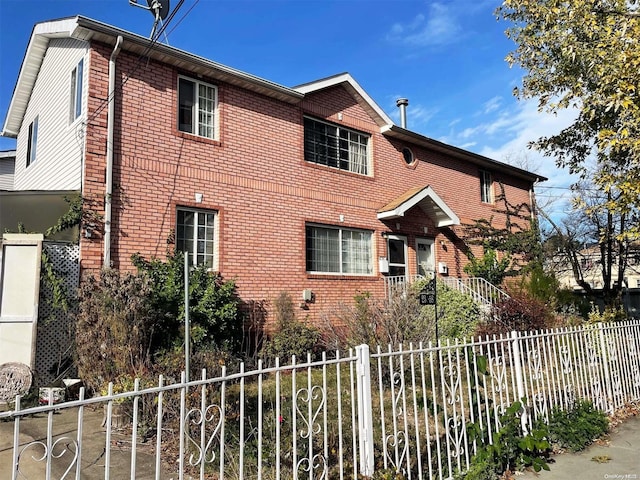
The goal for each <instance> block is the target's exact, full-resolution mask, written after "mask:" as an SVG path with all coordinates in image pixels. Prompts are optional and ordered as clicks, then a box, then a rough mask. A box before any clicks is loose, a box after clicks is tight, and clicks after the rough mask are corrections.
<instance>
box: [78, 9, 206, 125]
mask: <svg viewBox="0 0 640 480" xmlns="http://www.w3.org/2000/svg"><path fill="white" fill-rule="evenodd" d="M198 1H199V0H197V1H196V4H197V3H198ZM183 4H184V0H180V1H179V2H178V5H177V6H176V7H175V8H174V9H173V11H172V12H171V13H170V14H169V16H168V17H167V21H166V22H164V23H163V24H162V27H161V28H160V29H159V30H158V31H157V32H156V34H155V35H154V36H153V38H151V39H150V42H149V44H148V45H147V47H146V48H145V50H144V51H143V52H142V53H141V54H140V56H139V57H138V59H137V61H136V63H135V65H134V66H133V68H132V69H131V70H130V71H129V72H128V73H127V74H126V76H125V78H124V79H123V80H122V82H121V83H120V85H119V86H118V88H119V89H122V87H124V86H125V85H126V83H127V82H128V81H129V79H130V78H131V77H132V76H133V75H134V74H135V73H136V72H137V71H138V69H139V68H140V66H141V65H142V64H143V61H144V60H145V59H147V58H148V55H149V53H151V51H152V50H153V48H154V47H155V45H156V43H158V39H159V38H160V36H161V35H162V34H163V33H164V31H165V30H166V29H167V27H168V26H169V25H170V24H171V20H172V19H173V18H174V17H175V15H176V13H177V12H178V10H180V8H181V7H182V5H183ZM192 9H193V7H192V8H191V9H189V11H188V12H187V13H186V14H185V15H184V16H183V17H182V18H181V19H180V22H181V21H182V20H184V18H185V17H186V16H187V15H188V14H189V12H191V10H192ZM176 26H177V25H176ZM171 31H173V29H172V30H171ZM169 33H171V32H169ZM115 93H116V89H115V88H114V90H113V91H112V92H109V93H108V95H107V98H105V99H103V100H102V103H101V104H100V105H99V106H98V107H97V108H96V110H95V111H94V112H93V113H92V114H91V116H90V117H89V118H88V119H87V121H86V124H85V127H86V126H88V125H90V124H91V123H92V122H93V121H94V120H95V119H96V118H97V116H98V115H100V113H102V111H103V110H104V109H105V107H106V106H107V105H108V104H109V102H110V101H111V100H112V98H113V97H114V96H115Z"/></svg>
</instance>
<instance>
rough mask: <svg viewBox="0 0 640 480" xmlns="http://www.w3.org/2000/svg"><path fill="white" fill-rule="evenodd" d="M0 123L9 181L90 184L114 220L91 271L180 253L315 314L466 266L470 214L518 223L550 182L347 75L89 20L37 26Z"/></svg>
mask: <svg viewBox="0 0 640 480" xmlns="http://www.w3.org/2000/svg"><path fill="white" fill-rule="evenodd" d="M13 54H16V55H17V54H18V52H14V53H13ZM110 85H111V87H110ZM114 87H115V88H114ZM111 91H113V92H114V93H113V95H110V92H111ZM110 100H112V101H110ZM399 104H400V106H401V107H402V108H404V105H403V102H399ZM402 114H403V118H404V114H405V111H404V110H403V111H402ZM2 135H4V136H10V137H16V138H17V147H16V165H15V176H14V183H15V185H14V188H15V189H16V190H45V191H46V190H56V191H77V192H81V193H82V195H83V198H84V199H85V200H86V205H88V207H87V208H92V209H94V210H95V212H96V213H97V214H99V215H100V216H101V218H103V219H104V221H101V222H96V223H87V224H85V225H82V229H81V231H82V234H81V235H80V238H81V239H80V251H81V253H80V257H81V267H82V269H83V270H84V271H85V272H86V271H95V270H98V269H100V268H102V267H103V266H105V265H110V266H113V267H114V268H119V269H133V266H132V264H131V260H130V259H131V256H132V254H134V253H140V254H141V255H143V256H145V257H163V256H164V255H165V254H166V252H167V251H168V250H171V249H174V248H178V249H180V250H185V251H189V253H190V254H192V256H193V257H194V259H195V260H194V261H196V262H197V263H205V264H206V265H208V266H209V267H210V268H212V269H213V270H217V271H220V272H221V273H222V275H223V276H224V277H225V278H228V279H231V278H234V279H236V281H237V285H238V292H239V295H240V296H241V297H242V298H243V299H244V300H263V299H264V300H271V299H273V298H275V297H276V296H277V295H278V294H279V292H281V291H288V292H289V293H290V294H291V295H292V297H293V298H294V299H296V301H299V302H300V304H301V306H303V307H304V308H305V310H307V312H308V314H309V315H310V316H312V317H315V316H317V315H319V314H320V313H321V312H323V311H324V310H325V309H327V308H330V307H331V306H332V305H335V304H336V303H338V302H350V301H351V299H352V298H353V296H354V294H355V293H357V292H358V291H360V292H362V291H369V292H371V293H372V294H374V295H377V296H384V295H385V292H386V286H387V285H388V284H389V282H392V281H398V280H399V281H405V280H409V279H411V278H414V277H415V276H416V275H420V274H426V273H429V272H434V273H435V274H437V275H440V276H449V277H463V276H464V272H463V267H464V265H465V264H466V262H467V258H466V256H465V255H464V253H463V251H464V248H465V245H464V238H463V236H464V235H463V231H464V229H463V226H464V225H465V224H468V223H471V222H473V221H474V220H476V219H479V218H493V219H494V223H495V224H497V225H499V224H501V223H503V224H504V222H506V217H505V215H504V213H501V212H500V209H499V208H497V205H496V201H495V200H496V198H497V197H498V196H500V197H501V198H506V199H508V201H509V203H510V204H513V205H524V206H525V207H526V208H525V211H526V214H524V215H521V216H520V217H519V218H518V219H517V220H516V221H520V222H523V223H526V222H527V221H528V216H530V215H533V213H532V210H531V208H530V206H531V204H532V198H533V186H534V183H535V182H536V181H539V180H544V178H542V177H540V176H539V175H536V174H534V173H531V172H527V171H524V170H521V169H519V168H516V167H512V166H509V165H506V164H503V163H500V162H497V161H494V160H492V159H489V158H486V157H483V156H480V155H476V154H474V153H471V152H468V151H465V150H462V149H459V148H456V147H453V146H450V145H446V144H444V143H442V142H439V141H436V140H433V139H430V138H428V137H426V136H423V135H421V134H418V133H416V132H412V131H410V130H408V129H406V128H403V127H402V126H398V125H395V124H394V123H393V121H392V120H391V119H390V118H389V117H388V115H387V114H386V113H385V112H384V111H383V110H382V109H381V108H380V107H379V106H378V105H376V103H375V102H374V101H373V100H372V99H371V98H370V97H369V95H368V94H367V93H366V92H365V91H364V90H363V89H362V87H361V86H360V85H359V84H358V83H357V82H356V81H355V80H354V79H353V78H352V77H351V76H350V75H349V74H347V73H343V74H339V75H336V76H333V77H329V78H325V79H321V80H317V81H313V82H310V83H307V84H304V85H301V86H298V87H294V88H288V87H284V86H281V85H277V84H275V83H272V82H269V81H268V80H264V79H261V78H258V77H255V76H253V75H250V74H247V73H244V72H240V71H237V70H235V69H233V68H230V67H227V66H224V65H220V64H218V63H215V62H213V61H210V60H207V59H204V58H201V57H197V56H195V55H192V54H190V53H188V52H185V51H182V50H179V49H176V48H174V47H170V46H167V45H164V44H159V43H155V44H151V42H150V40H149V39H147V38H143V37H141V36H138V35H135V34H132V33H129V32H125V31H122V30H120V29H118V28H115V27H112V26H109V25H105V24H103V23H100V22H97V21H94V20H91V19H88V18H84V17H73V18H67V19H61V20H56V21H51V22H45V23H40V24H38V25H36V26H35V27H34V30H33V33H32V36H31V40H30V42H29V45H28V47H27V51H26V54H25V57H24V60H23V64H22V68H21V71H20V74H19V77H18V80H17V83H16V87H15V90H14V93H13V97H12V100H11V104H10V107H9V111H8V113H7V117H6V120H5V123H4V127H3V131H2ZM304 299H306V301H304Z"/></svg>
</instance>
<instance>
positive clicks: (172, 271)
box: [132, 252, 242, 354]
mask: <svg viewBox="0 0 640 480" xmlns="http://www.w3.org/2000/svg"><path fill="white" fill-rule="evenodd" d="M132 261H133V264H134V265H135V266H136V267H138V270H139V272H140V273H141V274H143V275H145V276H147V277H148V278H149V280H150V282H149V283H150V294H149V301H150V304H151V307H152V308H153V310H154V311H155V312H157V315H158V317H159V318H160V319H161V321H160V322H159V323H158V328H159V330H160V332H159V335H158V340H159V342H160V343H159V344H158V345H156V347H157V349H158V350H159V349H170V348H174V347H176V346H180V345H182V344H183V339H184V256H183V255H182V253H180V252H178V253H176V254H175V255H169V256H168V257H167V261H166V262H163V261H160V260H157V259H152V260H145V259H143V258H142V257H141V256H139V255H134V256H133V257H132ZM239 305H240V300H239V298H238V296H237V295H236V286H235V282H233V281H225V280H224V279H223V278H222V276H220V274H218V273H214V272H210V271H209V270H208V269H207V267H205V266H197V267H193V268H192V269H191V270H190V273H189V322H190V326H191V332H190V334H191V342H192V345H193V348H194V349H197V348H202V349H209V348H213V347H215V348H217V349H220V350H224V351H226V352H230V353H233V354H237V353H239V351H240V347H241V344H242V318H241V315H240V309H239Z"/></svg>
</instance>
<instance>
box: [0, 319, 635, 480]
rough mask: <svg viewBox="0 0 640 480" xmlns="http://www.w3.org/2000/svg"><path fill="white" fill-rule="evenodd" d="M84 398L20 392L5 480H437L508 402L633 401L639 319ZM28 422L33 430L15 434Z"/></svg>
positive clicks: (464, 462)
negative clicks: (50, 398)
mask: <svg viewBox="0 0 640 480" xmlns="http://www.w3.org/2000/svg"><path fill="white" fill-rule="evenodd" d="M83 396H84V393H83V392H82V391H81V393H80V398H79V399H78V400H76V401H71V402H67V403H64V404H57V405H52V406H49V405H43V406H38V407H33V408H28V409H23V408H22V407H21V399H19V398H18V399H17V400H16V403H15V408H14V409H13V410H11V411H8V412H4V413H0V420H1V421H0V428H5V427H8V426H11V427H12V430H13V445H12V447H11V449H10V451H11V460H10V461H11V463H12V465H13V467H12V478H13V479H17V478H27V479H31V478H47V479H48V478H76V479H80V478H118V479H120V478H155V479H160V478H181V479H182V478H216V479H220V480H222V479H224V478H230V479H234V480H235V479H239V480H243V479H257V480H262V479H280V478H287V479H289V478H291V479H301V480H302V479H304V480H307V479H308V480H314V479H318V480H321V479H325V478H327V479H328V478H339V479H343V478H345V477H347V478H348V477H350V478H353V479H356V478H358V475H359V474H362V475H365V476H370V475H371V474H372V473H373V472H374V471H375V470H380V469H390V470H397V471H402V472H403V473H404V475H405V476H406V477H407V478H420V479H421V478H437V479H440V480H441V479H444V478H447V477H449V476H450V475H451V474H452V473H453V472H454V471H455V470H465V469H467V468H468V466H469V461H470V459H471V457H472V455H473V453H474V451H475V449H476V448H477V445H475V444H474V442H473V441H472V439H471V438H470V436H468V429H469V425H470V424H473V425H474V426H478V427H479V428H482V429H484V430H485V431H486V432H487V433H488V435H489V436H490V435H491V434H492V433H493V432H495V431H497V429H498V428H499V426H500V416H501V414H502V413H503V412H504V411H505V410H506V408H507V407H508V406H509V405H510V404H512V403H513V402H514V401H515V400H518V399H524V404H525V405H526V406H527V408H526V409H525V410H524V412H523V416H522V423H523V425H524V426H525V427H527V426H530V425H532V423H533V422H535V421H537V420H538V419H543V420H544V419H547V418H548V415H549V414H550V412H551V410H552V409H553V408H554V407H559V408H567V407H568V406H570V405H571V404H572V402H574V401H575V400H576V399H589V400H591V401H592V402H593V403H594V404H595V405H596V406H597V407H598V408H600V409H602V410H603V411H606V412H613V411H614V409H616V408H618V407H620V406H622V405H623V404H624V403H626V402H629V401H633V400H638V399H640V322H638V321H634V322H624V323H619V324H608V325H602V324H600V325H596V326H590V327H584V328H566V329H559V330H550V331H544V332H528V333H516V332H512V333H511V334H510V335H508V336H504V337H494V338H483V339H474V340H470V341H461V342H454V343H451V342H447V343H445V344H443V345H438V346H435V345H431V344H430V345H409V346H406V347H404V348H402V347H401V348H398V349H392V348H387V349H377V350H376V351H375V352H370V351H369V348H368V347H367V346H366V345H362V346H359V347H357V348H355V349H353V350H351V351H350V352H348V354H346V355H344V356H343V355H341V354H339V353H335V354H333V355H331V358H329V357H328V356H327V354H324V355H323V356H322V358H321V359H320V360H317V361H312V359H310V358H307V359H306V361H304V362H302V363H299V362H298V360H296V359H292V361H291V363H290V364H289V365H280V364H279V363H278V362H276V363H275V364H274V365H273V366H269V367H267V366H265V365H263V364H262V363H259V364H258V367H257V369H255V370H252V371H245V368H244V366H243V365H240V366H239V368H238V369H237V371H234V372H231V371H230V370H229V368H227V367H225V366H222V367H219V369H216V372H215V373H213V374H210V372H204V371H203V372H202V376H201V378H200V379H199V380H193V381H190V382H186V381H185V378H184V376H183V377H182V379H181V380H177V381H175V382H174V381H168V380H167V379H164V378H162V377H160V378H159V379H158V382H157V384H155V385H152V386H150V385H144V384H142V383H140V382H139V381H136V384H135V388H134V389H133V391H131V392H123V393H114V392H113V389H111V391H110V392H109V394H108V395H107V396H103V397H96V398H90V399H84V398H83ZM65 415H66V416H65ZM96 416H98V417H104V418H103V419H102V420H103V422H102V423H103V426H102V427H100V428H96V426H95V425H96V423H95V422H96V420H95V417H96ZM63 418H64V419H66V420H65V423H64V425H63V426H61V427H60V428H58V429H56V425H57V421H60V422H62V420H59V419H63ZM92 419H93V420H92ZM6 420H11V422H7V421H6ZM92 421H93V422H94V423H91V422H92ZM38 422H39V423H38ZM34 425H40V426H41V428H42V432H43V433H42V435H41V438H32V437H33V435H32V436H31V437H28V436H25V431H27V430H28V431H30V432H33V431H35V430H37V429H36V427H35V426H34ZM4 434H5V433H4V432H3V431H0V436H2V435H4ZM91 448H93V449H94V450H95V451H91ZM96 451H97V454H96ZM1 454H2V452H0V455H1ZM1 458H2V457H0V460H1ZM96 458H97V459H98V460H96ZM34 472H36V473H34Z"/></svg>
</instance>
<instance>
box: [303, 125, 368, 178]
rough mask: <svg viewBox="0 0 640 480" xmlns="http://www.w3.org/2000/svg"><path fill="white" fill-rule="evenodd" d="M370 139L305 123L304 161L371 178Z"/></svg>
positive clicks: (341, 130) (329, 127) (325, 126)
mask: <svg viewBox="0 0 640 480" xmlns="http://www.w3.org/2000/svg"><path fill="white" fill-rule="evenodd" d="M368 151H369V135H365V134H363V133H358V132H355V131H353V130H349V129H347V128H343V127H338V126H336V125H331V124H329V123H325V122H320V121H318V120H313V119H311V118H305V119H304V159H305V160H306V161H307V162H313V163H319V164H320V165H326V166H328V167H333V168H338V169H340V170H346V171H348V172H354V173H360V174H362V175H368V174H369V154H368Z"/></svg>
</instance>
